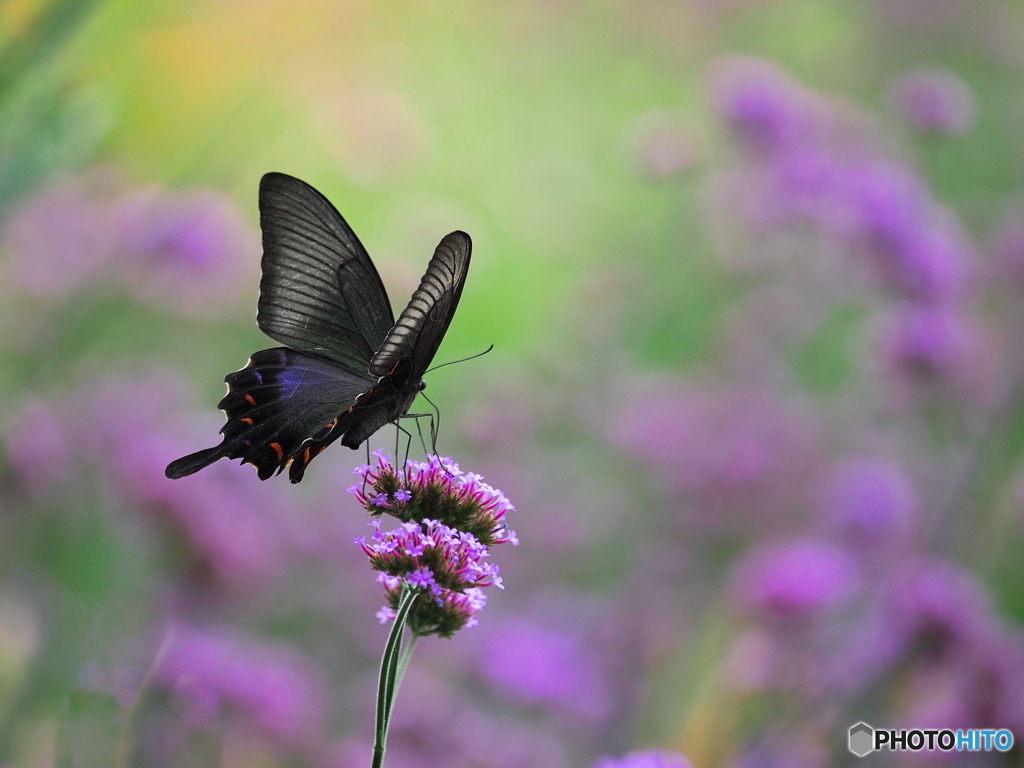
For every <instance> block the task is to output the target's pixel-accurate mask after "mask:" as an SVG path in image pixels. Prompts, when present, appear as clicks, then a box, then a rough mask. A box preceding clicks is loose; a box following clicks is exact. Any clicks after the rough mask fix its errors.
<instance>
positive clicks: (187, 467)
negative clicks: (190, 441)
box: [164, 445, 224, 480]
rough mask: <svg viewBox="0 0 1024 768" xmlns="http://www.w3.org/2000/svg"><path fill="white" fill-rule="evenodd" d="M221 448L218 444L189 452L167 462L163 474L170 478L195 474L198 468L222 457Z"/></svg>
mask: <svg viewBox="0 0 1024 768" xmlns="http://www.w3.org/2000/svg"><path fill="white" fill-rule="evenodd" d="M222 448H223V445H218V446H216V447H215V448H207V449H205V450H202V451H196V452H195V453H190V454H189V455H188V456H182V457H181V458H180V459H178V460H177V461H172V462H171V463H170V464H168V465H167V469H165V470H164V474H165V475H167V477H169V478H170V479H171V480H178V479H180V478H182V477H188V476H189V475H192V474H195V473H196V472H198V471H199V470H200V469H203V468H204V467H208V466H210V465H211V464H213V462H215V461H217V459H220V458H223V457H224V451H223V450H222Z"/></svg>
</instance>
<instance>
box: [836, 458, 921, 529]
mask: <svg viewBox="0 0 1024 768" xmlns="http://www.w3.org/2000/svg"><path fill="white" fill-rule="evenodd" d="M820 504H821V507H822V511H823V513H824V517H825V520H826V523H827V525H828V526H829V527H831V528H833V529H834V530H835V531H836V532H837V533H838V534H840V535H841V536H842V537H843V539H844V540H846V541H848V542H849V543H850V544H852V545H856V546H859V547H863V548H867V549H878V548H881V547H884V546H886V545H895V546H901V545H903V544H905V543H906V541H907V540H908V538H909V536H910V533H911V532H912V530H913V528H914V525H915V523H916V522H917V518H918V515H919V512H920V510H919V506H920V500H919V498H918V494H917V491H916V489H915V488H914V485H913V483H912V482H911V480H910V477H909V476H908V475H907V473H906V472H905V471H904V470H903V468H902V467H900V466H899V465H897V464H894V463H893V462H890V461H886V460H884V459H871V458H854V459H846V460H844V461H842V462H839V463H837V464H835V465H833V466H832V467H831V468H829V470H828V471H827V472H826V474H825V476H824V478H823V480H822V483H821V488H820Z"/></svg>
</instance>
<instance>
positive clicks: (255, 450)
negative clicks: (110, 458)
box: [167, 347, 373, 482]
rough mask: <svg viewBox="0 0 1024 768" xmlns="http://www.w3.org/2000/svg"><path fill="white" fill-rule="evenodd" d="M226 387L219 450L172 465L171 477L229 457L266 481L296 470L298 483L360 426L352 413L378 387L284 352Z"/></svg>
mask: <svg viewBox="0 0 1024 768" xmlns="http://www.w3.org/2000/svg"><path fill="white" fill-rule="evenodd" d="M225 381H226V382H227V385H228V393H227V394H226V395H225V396H224V398H223V399H222V400H221V401H220V403H219V404H218V407H219V408H220V409H221V410H223V411H224V412H225V413H226V414H227V417H228V420H227V422H226V423H225V424H224V427H223V428H222V429H221V434H222V435H223V440H222V441H221V444H220V445H219V446H217V447H216V448H211V449H208V450H207V451H200V452H199V453H196V454H192V455H191V456H186V457H184V458H182V459H179V460H178V461H176V462H174V463H173V464H171V465H170V466H169V467H168V468H167V476H168V477H183V476H185V475H187V474H192V472H196V471H198V470H199V469H202V468H203V467H204V466H206V465H208V464H211V463H213V462H214V461H216V460H217V459H219V458H222V457H225V456H226V457H227V458H230V459H241V460H242V463H243V464H252V465H254V466H255V467H256V470H257V472H258V474H259V477H260V479H261V480H266V479H267V478H268V477H270V476H271V475H273V474H274V473H275V472H280V471H281V470H283V469H284V468H285V467H286V466H289V465H291V472H290V474H291V477H292V481H293V482H298V480H299V479H301V477H302V473H303V472H304V471H305V467H306V466H307V465H308V464H309V462H310V461H312V460H313V458H315V457H316V455H317V454H319V453H320V452H321V451H322V450H323V449H324V448H325V447H327V445H329V444H330V443H332V442H334V441H335V440H337V439H338V438H339V437H341V436H342V435H343V434H344V433H345V431H346V430H347V429H349V428H351V427H352V426H353V424H355V423H356V422H357V421H358V420H359V417H360V414H358V413H356V412H355V411H354V410H351V411H350V410H349V409H351V408H352V406H353V405H354V404H355V402H356V399H357V397H358V396H359V395H361V394H363V393H364V392H367V391H368V390H369V389H370V388H371V387H372V386H373V381H372V380H370V379H369V378H364V377H360V376H355V375H354V374H351V373H349V372H347V371H345V370H344V369H342V368H341V367H339V366H338V365H335V364H334V363H332V362H330V361H328V360H323V359H321V358H318V357H314V356H313V355H307V354H304V353H302V352H298V351H296V350H293V349H288V348H286V347H276V348H274V349H264V350H261V351H260V352H257V353H255V354H254V355H253V356H252V357H251V358H250V360H249V364H248V365H247V366H246V367H245V368H242V369H241V370H239V371H235V372H234V373H229V374H228V375H227V376H226V377H225Z"/></svg>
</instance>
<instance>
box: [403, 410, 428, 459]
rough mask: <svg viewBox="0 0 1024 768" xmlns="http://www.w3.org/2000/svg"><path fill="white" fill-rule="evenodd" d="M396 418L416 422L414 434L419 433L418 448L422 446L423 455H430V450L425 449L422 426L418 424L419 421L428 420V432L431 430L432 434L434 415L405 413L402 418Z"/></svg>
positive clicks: (425, 443)
mask: <svg viewBox="0 0 1024 768" xmlns="http://www.w3.org/2000/svg"><path fill="white" fill-rule="evenodd" d="M398 418H400V419H412V420H413V421H415V422H416V432H418V433H419V438H420V446H422V448H423V453H424V455H427V454H429V453H430V449H428V448H427V441H426V440H425V439H424V437H423V425H422V424H420V419H430V430H431V434H433V428H434V414H432V413H406V414H403V415H402V416H399V417H398Z"/></svg>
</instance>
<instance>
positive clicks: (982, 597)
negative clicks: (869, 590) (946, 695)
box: [882, 559, 998, 663]
mask: <svg viewBox="0 0 1024 768" xmlns="http://www.w3.org/2000/svg"><path fill="white" fill-rule="evenodd" d="M882 596H883V597H882V599H883V602H882V605H883V606H884V608H885V611H886V615H887V619H888V621H889V623H890V631H891V632H892V633H893V635H894V637H895V638H897V639H898V641H899V645H900V647H901V648H902V649H903V652H904V653H911V652H913V653H915V654H916V655H917V656H918V658H923V659H925V660H928V661H930V662H932V663H938V662H948V661H951V660H954V661H955V660H959V659H963V658H965V657H969V656H971V655H973V654H974V653H975V652H976V651H977V650H978V649H979V648H982V647H986V646H987V644H988V642H989V641H990V640H991V638H992V637H993V636H994V635H995V634H996V633H997V631H998V625H997V622H996V616H995V613H994V610H993V608H992V603H991V600H990V598H989V596H988V592H987V591H986V589H985V588H984V586H983V585H982V584H981V583H980V582H979V581H978V580H977V578H976V577H975V576H974V575H973V574H972V573H970V572H969V571H966V570H964V569H962V568H960V567H958V566H955V565H953V564H951V563H948V562H945V561H942V560H938V559H931V560H929V559H923V560H918V561H914V562H912V563H910V564H908V565H905V566H903V567H902V568H900V569H899V570H897V571H895V572H894V573H892V574H891V575H890V576H889V577H888V578H887V579H886V581H885V583H884V584H883V587H882Z"/></svg>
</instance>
